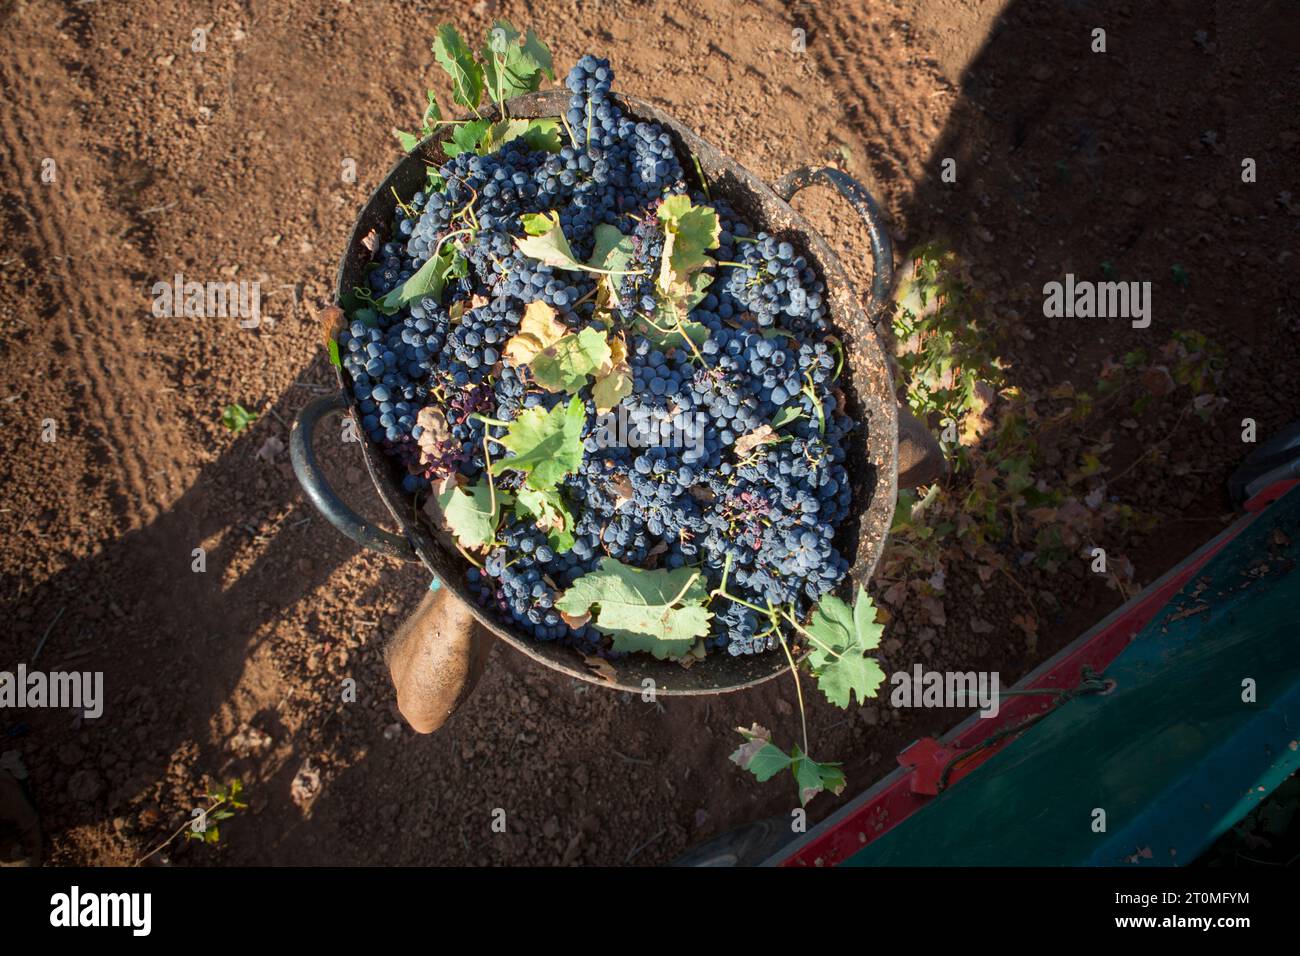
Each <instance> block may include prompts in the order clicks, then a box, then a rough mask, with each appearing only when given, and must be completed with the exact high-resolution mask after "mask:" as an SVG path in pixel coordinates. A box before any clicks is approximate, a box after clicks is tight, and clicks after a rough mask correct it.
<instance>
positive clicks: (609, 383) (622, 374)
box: [591, 335, 632, 415]
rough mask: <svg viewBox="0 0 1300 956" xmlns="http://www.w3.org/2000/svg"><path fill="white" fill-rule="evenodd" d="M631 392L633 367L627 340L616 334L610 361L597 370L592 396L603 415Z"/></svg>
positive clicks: (611, 345) (612, 343) (597, 409)
mask: <svg viewBox="0 0 1300 956" xmlns="http://www.w3.org/2000/svg"><path fill="white" fill-rule="evenodd" d="M631 394H632V367H631V366H630V365H628V362H627V342H625V341H624V340H623V339H622V337H621V336H617V335H616V336H614V337H613V338H612V339H610V341H609V361H607V362H606V363H605V364H604V365H602V366H601V367H600V368H598V369H597V370H596V384H595V385H593V386H592V388H591V397H592V400H593V401H595V403H596V411H597V413H599V414H602V415H603V414H604V413H605V412H607V411H609V410H610V409H612V408H613V407H614V406H615V405H617V404H618V403H619V402H621V401H622V400H623V399H625V398H627V397H628V396H629V395H631Z"/></svg>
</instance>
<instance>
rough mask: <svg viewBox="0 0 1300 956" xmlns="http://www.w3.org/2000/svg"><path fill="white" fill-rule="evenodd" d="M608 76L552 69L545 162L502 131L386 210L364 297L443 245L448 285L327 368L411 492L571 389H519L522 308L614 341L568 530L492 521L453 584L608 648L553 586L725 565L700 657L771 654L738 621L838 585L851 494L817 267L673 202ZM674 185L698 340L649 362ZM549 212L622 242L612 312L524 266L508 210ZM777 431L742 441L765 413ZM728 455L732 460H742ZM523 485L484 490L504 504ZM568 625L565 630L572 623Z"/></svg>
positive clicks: (753, 623)
mask: <svg viewBox="0 0 1300 956" xmlns="http://www.w3.org/2000/svg"><path fill="white" fill-rule="evenodd" d="M612 80H613V73H612V71H611V69H610V66H609V63H608V62H607V61H605V60H601V59H597V58H595V57H592V56H584V57H582V59H581V60H579V61H578V63H577V64H576V65H575V66H574V68H573V70H572V71H571V72H570V73H569V75H568V77H567V80H566V85H567V88H568V91H569V94H570V99H569V103H568V108H567V111H566V113H565V116H564V119H565V120H566V121H567V123H566V125H565V127H564V130H563V139H564V145H563V146H562V148H560V150H559V151H558V152H555V153H550V152H545V151H542V150H538V149H534V148H531V147H529V146H528V145H527V144H526V143H525V142H524V141H523V140H522V139H520V140H513V141H510V142H508V143H506V144H505V145H504V146H503V147H501V148H500V149H498V150H497V151H495V152H493V153H492V154H490V155H487V156H479V155H476V154H475V153H473V152H463V153H460V154H458V155H456V156H454V157H452V158H451V159H449V160H447V161H446V162H445V163H444V164H443V165H442V166H441V167H440V168H439V169H438V170H437V173H438V176H437V177H436V179H435V182H436V183H440V184H442V185H441V186H440V188H436V189H435V188H433V186H430V188H429V189H428V190H427V191H421V192H418V193H416V194H415V195H414V196H413V197H411V199H410V200H408V201H405V202H402V203H399V205H398V209H397V210H396V212H395V217H394V221H393V226H392V233H391V235H392V239H391V240H390V241H388V242H385V243H383V244H382V245H381V246H380V247H379V248H378V249H377V250H376V254H375V258H374V261H373V262H372V263H371V265H370V271H369V272H368V274H367V277H366V285H367V287H368V292H367V294H366V296H365V298H367V299H373V300H376V301H378V300H381V299H382V298H383V297H384V296H385V295H388V294H389V293H391V292H393V291H394V290H396V289H400V288H401V287H402V284H403V283H404V282H405V281H406V280H407V279H408V278H409V277H410V276H412V275H413V274H415V272H416V271H417V270H419V269H420V268H421V266H423V265H424V264H425V263H426V262H428V261H429V260H430V259H433V258H435V257H436V256H438V255H439V253H440V251H442V250H445V249H447V248H448V247H450V248H453V249H455V250H457V251H458V252H459V253H460V255H461V256H463V258H464V262H465V269H464V274H463V275H460V274H452V275H449V276H448V277H447V280H446V284H445V287H444V289H443V292H442V294H441V295H439V296H432V295H430V296H425V297H423V298H419V299H416V300H415V301H412V302H409V303H408V304H406V305H403V306H402V307H401V308H400V309H398V310H397V311H395V312H391V311H388V310H386V309H383V308H366V309H360V310H357V311H355V312H354V316H353V319H352V321H351V322H350V323H349V324H348V325H347V327H346V328H344V329H343V330H342V332H341V333H340V335H339V338H338V343H339V346H340V355H341V358H342V361H343V364H344V367H345V369H346V371H347V372H348V375H349V376H350V379H351V382H352V387H353V391H354V394H355V396H356V399H357V402H358V406H359V408H360V412H361V419H360V423H361V426H362V428H363V429H364V430H365V432H366V434H367V436H368V437H369V438H370V439H371V440H372V441H374V442H376V443H378V444H380V445H381V446H382V447H383V448H384V449H385V450H386V451H387V452H388V453H389V454H391V455H392V456H394V457H395V458H396V459H397V460H398V461H399V462H400V463H401V464H402V465H403V466H404V467H405V471H406V474H405V476H404V480H403V486H404V488H405V489H406V490H407V491H408V492H410V493H412V494H424V493H427V492H429V491H430V489H431V487H432V486H433V485H434V484H436V483H439V482H442V481H444V480H446V479H448V478H449V476H451V475H453V474H459V475H462V476H464V477H465V478H466V479H469V480H470V481H474V480H477V479H478V477H479V476H481V475H482V474H483V473H484V469H485V468H486V466H487V461H486V459H485V455H484V444H485V442H484V437H485V435H489V436H492V437H497V436H500V435H501V434H503V433H504V432H503V430H502V429H501V427H500V426H499V425H490V424H486V423H484V422H483V421H482V419H481V417H479V416H486V417H488V418H491V419H494V420H496V421H498V422H501V421H504V422H509V421H512V420H513V419H514V418H516V417H517V416H518V415H519V414H520V412H521V411H522V410H523V409H526V408H531V407H536V406H542V407H544V408H550V407H552V406H554V405H555V403H556V402H557V401H561V400H567V396H559V395H553V394H550V393H548V392H545V391H544V390H542V389H541V388H539V387H538V386H536V385H535V384H534V383H533V382H532V380H531V378H530V373H529V372H528V371H527V370H525V369H520V368H516V367H514V366H513V364H512V362H511V360H510V358H509V357H508V355H507V353H506V343H508V342H509V340H510V338H511V337H512V336H513V335H515V334H516V333H517V332H518V330H519V326H520V323H521V321H522V317H523V314H524V311H525V308H526V307H527V306H528V305H529V304H530V303H533V302H536V301H542V302H545V303H547V304H548V305H549V306H551V307H552V308H553V309H554V310H555V312H556V315H557V317H558V319H559V321H561V322H562V323H563V324H564V325H565V326H566V327H568V328H569V329H572V330H575V331H576V330H578V329H581V328H583V327H585V326H589V325H593V324H595V325H596V326H597V327H600V328H612V329H614V330H619V331H621V332H622V333H623V334H624V336H625V339H626V342H627V346H628V356H627V361H628V365H629V367H630V370H631V374H632V378H633V389H632V393H631V395H629V396H628V397H627V398H625V399H624V400H623V401H622V402H621V403H620V405H619V407H618V408H617V409H616V410H615V412H616V415H614V416H610V417H613V418H615V419H616V421H617V422H618V425H617V429H616V430H617V434H615V435H614V440H613V441H609V440H606V438H605V437H603V435H604V432H603V430H602V424H601V419H600V418H599V417H598V416H597V414H596V409H595V406H594V403H593V401H592V400H591V398H590V397H587V396H586V394H585V393H582V394H584V400H585V401H586V409H587V427H586V429H585V431H584V459H583V462H582V465H581V467H580V468H579V470H578V471H577V472H576V473H575V474H571V475H569V476H568V477H566V478H565V479H564V480H563V482H562V483H561V485H560V489H559V490H560V496H561V499H562V501H563V503H564V505H565V507H566V509H567V510H568V512H569V513H570V514H571V515H572V518H573V523H572V528H571V534H572V538H573V544H572V547H571V548H568V549H565V548H563V547H561V546H559V545H558V544H557V542H556V541H555V539H553V538H552V537H551V535H550V534H549V533H548V531H547V530H544V529H542V528H539V527H538V526H537V525H536V524H535V523H534V522H533V521H532V520H531V519H528V518H525V517H521V516H520V515H518V514H516V513H515V512H514V511H513V510H507V511H506V512H505V514H504V516H503V519H502V521H501V524H500V526H499V527H498V529H497V534H496V541H495V543H494V546H493V547H492V548H491V549H490V550H489V551H488V552H487V554H486V555H485V556H484V558H483V562H482V567H481V568H480V567H473V568H471V569H470V570H469V571H468V572H467V573H468V581H469V584H470V586H471V590H472V591H473V592H474V593H476V594H477V596H478V599H479V600H480V601H481V602H482V604H483V605H484V606H486V607H489V608H492V609H493V610H494V611H495V613H497V614H499V615H500V616H501V618H502V619H503V620H506V621H509V622H512V623H513V624H515V625H517V626H518V627H519V628H521V629H523V630H525V631H527V632H529V633H531V634H532V635H533V636H534V637H535V638H537V639H538V640H544V641H559V642H563V643H567V644H572V645H574V646H576V647H579V648H580V649H582V650H583V651H584V652H587V653H593V654H604V655H608V654H610V653H611V652H610V651H609V650H608V645H609V642H608V639H607V638H605V637H604V635H602V634H601V633H600V632H599V631H598V630H597V629H596V628H595V627H593V626H592V625H591V624H590V623H589V622H567V621H566V620H565V619H564V618H563V617H562V616H561V615H560V613H559V612H558V611H557V610H556V608H555V601H556V599H557V595H558V594H559V593H560V592H562V591H563V590H564V589H565V588H567V587H568V586H570V585H571V584H572V583H573V581H574V580H575V579H576V578H578V577H580V576H581V575H583V574H585V573H587V572H589V571H591V570H593V569H594V568H596V567H597V565H598V564H599V562H600V560H601V559H602V558H604V557H606V556H609V557H614V558H617V559H618V560H619V561H622V562H624V563H626V564H632V565H636V566H640V567H660V568H679V567H684V566H691V567H694V568H697V569H700V570H701V571H702V573H703V574H704V576H705V578H706V579H707V581H708V582H709V586H710V587H711V588H712V587H716V586H717V585H718V584H719V583H721V581H722V578H723V573H724V569H726V572H727V575H728V577H727V581H726V587H727V591H728V593H730V594H732V595H735V596H736V597H738V598H741V599H742V600H743V601H744V602H745V603H743V604H742V603H736V602H732V601H729V600H726V599H725V598H722V597H718V598H715V599H714V601H713V602H712V603H711V605H710V609H711V610H712V611H713V612H714V617H713V621H712V625H711V626H712V630H711V633H710V636H709V638H708V640H707V642H706V645H707V647H708V648H710V649H715V650H725V652H727V653H730V654H733V655H739V654H751V653H758V652H762V651H767V650H771V649H773V648H775V647H776V646H777V640H778V638H777V636H776V633H775V632H774V631H773V629H772V627H771V624H770V621H769V620H768V617H767V616H766V615H764V614H759V613H756V612H755V610H753V608H751V607H748V606H746V605H754V606H756V607H766V606H767V605H768V604H769V603H771V604H772V605H785V606H787V607H789V606H793V609H794V610H795V611H796V612H798V613H801V614H802V613H804V612H806V611H807V609H808V608H809V607H811V605H812V604H813V603H814V602H815V601H817V600H818V599H819V598H820V597H821V596H822V595H823V594H825V593H827V592H828V591H830V590H831V589H833V588H834V587H835V586H836V585H837V584H838V583H839V582H840V581H841V580H842V578H843V577H844V574H845V573H846V571H847V562H846V561H845V559H844V558H843V556H842V555H841V554H840V553H839V552H838V550H837V549H836V548H835V545H834V541H833V539H834V535H835V531H836V528H837V527H839V526H840V525H841V524H842V523H843V522H844V520H845V519H846V518H847V517H848V515H849V511H850V505H851V497H852V491H851V487H850V482H849V477H848V473H847V471H846V469H845V461H844V447H845V445H846V442H847V437H848V434H849V431H850V430H851V428H852V427H853V426H852V422H851V420H850V419H849V418H848V416H847V415H846V414H845V410H844V408H843V407H842V404H841V399H840V398H839V393H838V392H837V391H836V390H835V388H834V381H835V377H836V375H837V374H838V369H837V364H838V362H839V357H838V355H837V353H836V351H835V347H834V346H833V345H832V339H831V337H830V328H829V326H828V323H827V320H826V310H825V307H824V304H823V295H824V287H823V285H822V283H821V281H820V279H819V278H818V276H817V274H816V271H815V270H814V269H813V268H812V267H811V266H810V265H809V263H808V262H807V261H806V260H805V259H804V258H803V257H802V256H800V255H798V254H797V252H796V251H795V249H794V248H793V246H792V244H791V243H789V242H786V241H779V240H778V239H776V238H775V237H772V236H769V235H767V234H766V233H763V232H758V233H757V234H755V233H754V232H753V231H752V230H751V228H750V226H749V225H748V224H747V223H745V222H744V221H743V219H742V218H741V217H740V216H739V215H738V214H737V213H736V212H735V210H733V209H732V208H731V207H730V206H728V205H727V204H726V203H725V202H721V201H716V200H715V201H709V200H707V199H706V198H705V197H704V196H702V195H697V194H695V193H693V192H692V191H691V190H690V188H689V187H688V185H687V183H686V181H685V179H684V176H683V171H682V164H681V162H680V160H679V158H678V156H677V152H676V149H675V147H674V143H673V139H672V137H671V135H670V134H669V133H668V132H667V131H665V130H664V129H662V128H660V127H659V126H657V125H655V124H652V123H644V122H636V121H634V120H632V119H630V118H628V117H626V116H625V115H624V114H623V112H622V110H621V109H620V108H619V106H618V105H617V103H616V102H615V101H614V100H613V98H612V97H611V95H610V87H611V83H612ZM683 193H687V194H689V195H690V196H691V198H692V200H693V201H694V202H695V203H697V204H705V205H709V206H711V207H712V208H713V209H714V211H715V212H716V213H717V215H718V218H719V222H720V225H721V235H720V238H719V247H718V248H717V249H715V250H713V251H712V253H711V255H712V256H713V257H715V258H716V260H717V263H718V264H717V265H714V266H710V267H709V274H710V275H712V276H713V277H714V281H713V283H712V285H711V286H710V287H709V289H708V290H707V293H706V294H705V295H704V297H703V299H702V301H700V302H699V303H698V304H697V305H696V306H695V307H694V308H693V309H692V310H691V312H690V314H689V320H690V321H691V322H693V323H698V324H699V325H702V326H703V327H704V328H705V329H706V330H707V332H708V336H707V338H705V339H703V341H702V342H700V343H699V344H698V345H697V346H696V347H692V348H687V347H683V346H680V345H679V346H677V347H675V348H663V347H660V346H656V345H655V344H654V342H652V341H651V340H650V339H648V338H646V337H645V336H644V335H642V334H639V332H643V331H645V328H644V326H643V325H638V324H637V323H638V322H642V321H644V320H645V319H647V318H653V317H654V315H655V313H656V309H657V307H658V306H659V303H658V302H657V300H656V283H655V275H656V274H657V272H658V268H659V262H660V258H661V256H662V255H663V251H664V241H665V237H664V232H663V225H662V223H661V222H660V220H659V217H658V215H657V211H658V207H659V204H660V203H661V202H662V201H663V200H664V199H665V198H667V197H669V196H672V195H677V194H683ZM552 210H555V211H558V213H559V218H560V225H561V228H562V229H563V231H564V234H565V236H566V238H567V239H568V241H569V243H570V245H571V247H572V249H573V251H574V254H575V255H576V256H577V257H578V258H579V259H582V260H585V259H587V258H588V257H589V255H590V254H591V252H592V249H593V248H594V243H595V238H594V231H595V229H596V227H597V226H598V225H601V224H610V225H613V226H615V227H617V228H618V229H619V230H620V231H621V232H623V233H624V234H625V235H628V236H630V237H631V244H632V262H631V263H630V264H629V266H628V267H627V269H628V271H629V272H639V273H642V274H640V275H631V274H628V275H623V276H621V277H619V278H618V279H617V285H616V286H615V290H614V291H615V295H614V296H613V298H612V299H611V300H610V301H609V302H608V306H609V312H608V313H604V312H602V313H600V314H599V315H597V313H596V310H597V303H598V301H599V300H600V298H601V297H600V296H597V294H596V293H597V285H596V283H597V280H598V278H599V277H598V276H596V275H593V274H591V273H587V272H579V271H567V270H564V269H558V268H555V267H552V266H549V265H545V264H543V263H541V262H539V261H537V260H535V259H531V258H528V257H526V256H524V255H522V254H521V253H520V252H519V251H518V249H517V246H516V243H515V238H516V236H518V235H519V234H521V232H522V230H521V227H520V216H521V215H524V214H526V213H546V212H550V211H552ZM778 415H780V416H782V419H783V421H784V424H783V425H782V427H781V429H780V435H779V436H776V435H775V434H773V435H772V436H771V437H773V438H778V437H779V440H773V441H768V442H763V443H757V444H754V443H752V442H751V443H748V444H742V445H741V446H740V447H738V443H739V442H741V440H742V439H743V438H744V437H745V436H751V435H753V434H754V433H755V432H756V431H757V430H759V429H761V428H762V427H763V426H765V425H770V424H771V423H772V422H773V420H774V419H775V418H776V417H777V416H778ZM742 447H743V449H744V450H743V451H742V450H741V448H742ZM520 477H521V476H519V475H518V474H514V473H511V472H506V473H505V474H503V475H501V476H498V477H496V478H495V479H494V480H495V481H496V486H497V488H499V489H502V490H503V491H508V490H510V489H511V488H518V487H519V481H520ZM575 625H576V626H575Z"/></svg>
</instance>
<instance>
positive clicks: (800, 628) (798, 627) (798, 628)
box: [777, 610, 843, 659]
mask: <svg viewBox="0 0 1300 956" xmlns="http://www.w3.org/2000/svg"><path fill="white" fill-rule="evenodd" d="M777 613H778V614H780V615H781V616H782V617H783V618H785V619H786V620H787V621H789V622H790V624H791V625H793V627H794V629H795V630H796V631H798V632H799V633H800V634H802V635H803V636H804V637H806V638H808V640H810V641H812V642H813V643H814V644H816V645H817V646H818V647H820V648H821V649H822V650H823V651H825V652H826V653H827V654H829V655H830V656H831V657H834V658H836V659H839V658H840V657H842V656H843V655H842V654H839V653H838V652H836V651H834V650H832V649H831V648H829V647H827V646H826V645H825V644H823V643H822V642H821V641H820V640H818V639H817V638H815V637H813V635H812V634H810V633H809V632H808V631H807V630H806V629H805V628H804V626H803V625H802V624H800V623H799V622H798V621H797V620H795V618H794V617H792V616H791V615H790V614H789V613H788V612H786V611H785V610H781V611H778V612H777Z"/></svg>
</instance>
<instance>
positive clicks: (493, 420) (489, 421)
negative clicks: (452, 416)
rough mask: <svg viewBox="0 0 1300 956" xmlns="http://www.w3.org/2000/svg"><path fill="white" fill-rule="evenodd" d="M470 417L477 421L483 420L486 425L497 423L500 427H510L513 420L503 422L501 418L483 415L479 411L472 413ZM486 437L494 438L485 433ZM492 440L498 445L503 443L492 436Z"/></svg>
mask: <svg viewBox="0 0 1300 956" xmlns="http://www.w3.org/2000/svg"><path fill="white" fill-rule="evenodd" d="M469 417H470V418H473V419H475V420H476V421H480V422H483V423H484V424H486V425H496V426H497V427H498V428H509V427H510V425H511V424H512V423H511V422H503V421H501V419H499V418H488V417H487V416H486V415H482V414H480V413H478V412H473V413H471V414H470V416H469ZM484 437H486V438H492V436H491V435H485V436H484ZM492 440H493V441H494V442H496V443H497V444H498V445H499V444H501V442H500V440H499V439H496V438H492Z"/></svg>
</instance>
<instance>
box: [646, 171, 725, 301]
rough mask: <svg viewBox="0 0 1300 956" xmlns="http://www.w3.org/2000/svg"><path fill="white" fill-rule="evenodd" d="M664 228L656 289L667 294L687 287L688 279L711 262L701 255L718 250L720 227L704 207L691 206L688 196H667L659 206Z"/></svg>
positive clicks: (712, 213)
mask: <svg viewBox="0 0 1300 956" xmlns="http://www.w3.org/2000/svg"><path fill="white" fill-rule="evenodd" d="M659 221H660V222H661V223H662V224H663V227H664V251H663V255H662V257H661V258H660V263H659V288H660V289H661V290H662V291H664V292H666V293H669V294H672V293H674V290H675V288H677V287H686V288H689V287H690V278H691V276H692V275H694V274H695V273H696V272H699V271H700V270H701V269H703V268H704V267H705V266H706V265H708V264H709V262H711V261H712V260H710V259H709V257H708V256H706V255H705V252H706V251H707V250H709V249H716V248H717V247H718V236H719V235H720V233H721V229H722V227H721V225H720V223H719V222H718V214H717V213H716V212H714V211H713V210H712V209H711V208H709V207H708V206H693V205H691V200H690V197H689V196H685V195H678V196H669V197H668V198H667V199H665V200H664V201H663V202H661V203H660V204H659ZM674 297H676V296H674Z"/></svg>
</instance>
